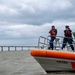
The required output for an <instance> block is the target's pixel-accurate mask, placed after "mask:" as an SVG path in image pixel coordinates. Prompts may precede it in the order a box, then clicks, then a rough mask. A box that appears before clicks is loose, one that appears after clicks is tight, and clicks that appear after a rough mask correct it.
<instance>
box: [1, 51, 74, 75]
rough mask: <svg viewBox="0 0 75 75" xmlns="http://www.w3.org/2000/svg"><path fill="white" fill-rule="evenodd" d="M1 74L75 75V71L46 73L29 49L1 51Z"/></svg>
mask: <svg viewBox="0 0 75 75" xmlns="http://www.w3.org/2000/svg"><path fill="white" fill-rule="evenodd" d="M0 75H75V74H74V73H50V74H46V73H45V71H44V70H43V69H42V68H41V66H40V65H39V64H38V63H37V62H36V61H35V59H34V58H33V57H31V56H30V54H29V51H11V52H8V51H6V52H0Z"/></svg>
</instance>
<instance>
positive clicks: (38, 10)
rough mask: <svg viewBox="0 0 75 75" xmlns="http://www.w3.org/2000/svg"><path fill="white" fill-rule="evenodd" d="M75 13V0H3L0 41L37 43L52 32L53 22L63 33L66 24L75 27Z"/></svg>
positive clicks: (0, 15)
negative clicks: (40, 38) (39, 38)
mask: <svg viewBox="0 0 75 75" xmlns="http://www.w3.org/2000/svg"><path fill="white" fill-rule="evenodd" d="M74 16H75V0H15V1H14V0H0V42H1V44H2V45H6V44H7V45H37V44H36V43H37V39H38V37H39V36H41V35H42V36H46V37H47V36H48V35H49V33H48V32H49V30H50V27H51V25H55V26H56V28H57V29H58V35H61V34H62V36H63V30H64V27H65V25H66V24H68V25H70V27H71V29H72V30H73V31H74V30H75V28H74V26H75V17H74ZM60 32H61V33H60ZM1 44H0V45H1Z"/></svg>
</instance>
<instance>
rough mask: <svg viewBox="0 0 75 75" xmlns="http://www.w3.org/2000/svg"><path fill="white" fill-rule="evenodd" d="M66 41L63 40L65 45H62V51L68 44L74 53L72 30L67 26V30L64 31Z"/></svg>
mask: <svg viewBox="0 0 75 75" xmlns="http://www.w3.org/2000/svg"><path fill="white" fill-rule="evenodd" d="M64 36H65V37H64V39H63V45H62V49H63V48H65V46H66V44H67V42H68V43H69V45H70V47H71V49H72V50H73V51H74V47H73V39H72V30H70V28H69V26H65V30H64Z"/></svg>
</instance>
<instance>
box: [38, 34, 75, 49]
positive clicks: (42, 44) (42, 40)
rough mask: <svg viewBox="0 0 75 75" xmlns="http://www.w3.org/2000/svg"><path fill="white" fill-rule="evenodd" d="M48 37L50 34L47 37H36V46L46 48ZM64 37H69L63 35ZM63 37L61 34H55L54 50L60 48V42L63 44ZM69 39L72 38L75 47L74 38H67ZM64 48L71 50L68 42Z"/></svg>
mask: <svg viewBox="0 0 75 75" xmlns="http://www.w3.org/2000/svg"><path fill="white" fill-rule="evenodd" d="M50 37H51V36H50V35H49V36H48V37H47V38H46V37H43V36H40V37H39V39H38V48H41V49H48V47H49V40H50ZM65 38H69V37H65ZM63 39H64V37H63V36H56V39H55V40H54V42H53V44H54V49H55V50H61V47H62V44H64V43H63ZM69 39H73V46H74V47H75V38H69ZM65 49H66V50H71V48H70V46H69V44H68V43H67V44H66V47H65Z"/></svg>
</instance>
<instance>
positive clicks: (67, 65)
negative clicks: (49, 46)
mask: <svg viewBox="0 0 75 75" xmlns="http://www.w3.org/2000/svg"><path fill="white" fill-rule="evenodd" d="M30 54H31V55H32V56H33V57H34V58H35V59H36V60H37V62H38V63H39V64H40V65H41V66H42V67H43V68H44V70H45V71H46V72H55V71H74V72H75V53H73V52H64V51H55V50H41V49H40V50H39V49H37V50H31V52H30Z"/></svg>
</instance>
